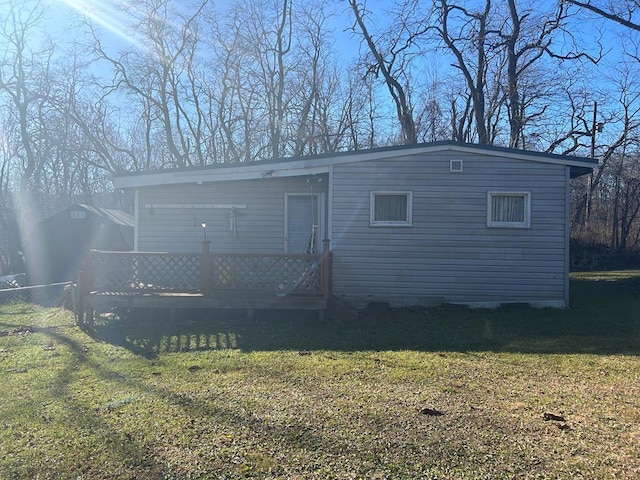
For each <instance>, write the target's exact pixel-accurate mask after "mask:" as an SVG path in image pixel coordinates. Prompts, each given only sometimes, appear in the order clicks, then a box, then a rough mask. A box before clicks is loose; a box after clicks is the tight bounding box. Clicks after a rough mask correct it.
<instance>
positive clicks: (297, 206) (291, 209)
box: [284, 193, 323, 253]
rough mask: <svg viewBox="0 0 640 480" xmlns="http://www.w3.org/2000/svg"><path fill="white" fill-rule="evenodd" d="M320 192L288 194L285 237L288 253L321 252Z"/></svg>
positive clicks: (285, 249) (285, 248)
mask: <svg viewBox="0 0 640 480" xmlns="http://www.w3.org/2000/svg"><path fill="white" fill-rule="evenodd" d="M321 207H322V202H321V201H320V194H317V193H316V194H314V195H313V196H312V195H310V194H293V193H288V194H287V195H286V206H285V233H284V235H285V237H284V251H285V252H286V253H319V252H320V234H321V230H322V228H321V226H322V218H323V217H322V214H323V212H322V208H321Z"/></svg>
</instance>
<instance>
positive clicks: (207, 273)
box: [200, 240, 213, 295]
mask: <svg viewBox="0 0 640 480" xmlns="http://www.w3.org/2000/svg"><path fill="white" fill-rule="evenodd" d="M210 243H211V242H209V241H208V240H205V241H203V242H202V252H201V253H200V293H202V295H210V294H211V290H212V288H213V286H212V282H211V258H210V255H209V245H210Z"/></svg>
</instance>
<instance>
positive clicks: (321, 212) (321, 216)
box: [283, 192, 325, 253]
mask: <svg viewBox="0 0 640 480" xmlns="http://www.w3.org/2000/svg"><path fill="white" fill-rule="evenodd" d="M311 195H312V194H310V193H285V194H284V233H283V243H284V245H283V248H284V253H289V198H290V197H311ZM313 197H314V198H315V199H316V201H317V203H318V212H317V215H318V238H317V239H316V241H317V242H318V245H317V248H318V252H320V250H321V249H322V240H321V239H323V238H324V234H325V205H324V192H317V193H314V194H313Z"/></svg>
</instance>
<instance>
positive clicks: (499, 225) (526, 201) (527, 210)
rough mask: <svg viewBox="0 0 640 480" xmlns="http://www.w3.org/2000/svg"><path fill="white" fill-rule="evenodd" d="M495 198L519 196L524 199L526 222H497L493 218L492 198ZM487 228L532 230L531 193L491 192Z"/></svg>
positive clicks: (489, 194) (488, 199) (488, 200)
mask: <svg viewBox="0 0 640 480" xmlns="http://www.w3.org/2000/svg"><path fill="white" fill-rule="evenodd" d="M494 196H514V197H515V196H518V197H524V221H522V222H496V221H493V220H491V217H492V215H491V214H492V205H493V202H492V198H493V197H494ZM487 227H489V228H531V192H528V191H524V190H518V191H513V190H489V191H488V192H487Z"/></svg>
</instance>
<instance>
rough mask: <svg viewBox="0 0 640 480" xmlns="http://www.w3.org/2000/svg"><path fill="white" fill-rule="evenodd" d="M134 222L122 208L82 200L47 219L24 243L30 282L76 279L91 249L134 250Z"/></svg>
mask: <svg viewBox="0 0 640 480" xmlns="http://www.w3.org/2000/svg"><path fill="white" fill-rule="evenodd" d="M134 224H135V220H134V218H133V216H132V215H130V214H128V213H126V212H123V211H121V210H114V209H108V208H98V207H92V206H90V205H83V204H79V203H78V204H73V205H71V206H69V207H67V208H65V209H64V210H62V211H60V212H57V213H55V214H54V215H51V216H50V217H48V218H45V219H44V220H42V221H40V222H38V223H37V224H35V226H34V227H33V230H32V231H31V234H30V236H29V238H28V241H27V242H26V243H25V245H24V255H25V259H26V264H27V274H28V281H29V284H30V285H44V284H48V283H55V282H66V281H70V280H73V279H74V278H75V276H76V272H77V271H78V268H79V266H80V263H81V261H82V258H83V256H84V255H85V254H86V252H87V251H88V250H89V249H92V248H95V249H100V250H121V251H126V250H131V249H132V248H133V233H134Z"/></svg>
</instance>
